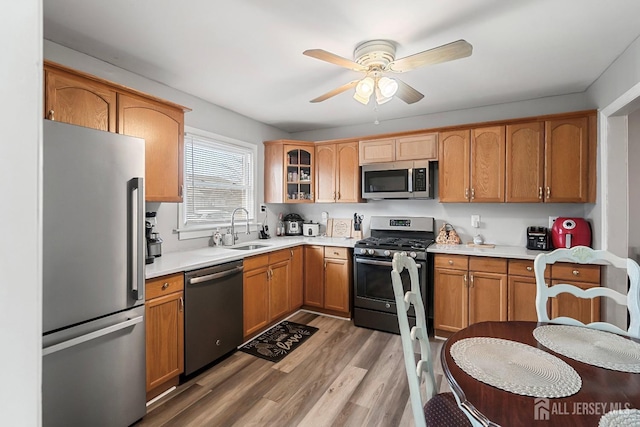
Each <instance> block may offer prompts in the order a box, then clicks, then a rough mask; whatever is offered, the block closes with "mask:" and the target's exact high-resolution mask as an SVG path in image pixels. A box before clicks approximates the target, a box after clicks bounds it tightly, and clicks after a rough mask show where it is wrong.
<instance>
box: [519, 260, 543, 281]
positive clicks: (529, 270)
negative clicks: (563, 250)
mask: <svg viewBox="0 0 640 427" xmlns="http://www.w3.org/2000/svg"><path fill="white" fill-rule="evenodd" d="M509 275H510V276H524V277H536V274H535V272H534V271H533V261H532V260H527V259H510V260H509ZM544 277H546V278H547V279H548V278H549V277H551V268H550V267H547V268H546V269H545V270H544Z"/></svg>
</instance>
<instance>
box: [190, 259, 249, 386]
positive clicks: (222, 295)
mask: <svg viewBox="0 0 640 427" xmlns="http://www.w3.org/2000/svg"><path fill="white" fill-rule="evenodd" d="M243 268H244V267H243V265H242V260H240V261H233V262H228V263H226V264H221V265H216V266H213V267H209V268H203V269H201V270H194V271H190V272H187V273H186V274H185V282H186V290H185V314H184V316H185V319H184V341H185V350H184V352H185V355H184V356H185V357H184V373H185V375H189V374H192V373H193V372H195V371H197V370H198V369H200V368H202V367H203V366H206V365H207V364H209V363H211V362H213V361H214V360H216V359H218V358H220V357H221V356H224V355H225V354H227V353H229V352H231V351H233V350H235V349H236V348H237V347H238V346H239V345H240V344H242V338H243V336H242V270H243Z"/></svg>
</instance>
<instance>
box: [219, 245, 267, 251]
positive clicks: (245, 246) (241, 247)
mask: <svg viewBox="0 0 640 427" xmlns="http://www.w3.org/2000/svg"><path fill="white" fill-rule="evenodd" d="M268 247H269V245H244V246H229V249H236V250H239V251H250V250H252V249H262V248H268Z"/></svg>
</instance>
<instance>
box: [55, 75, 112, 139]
mask: <svg viewBox="0 0 640 427" xmlns="http://www.w3.org/2000/svg"><path fill="white" fill-rule="evenodd" d="M44 77H45V102H44V110H45V114H44V116H45V118H47V119H49V120H57V121H59V122H63V123H70V124H73V125H78V126H84V127H88V128H92V129H98V130H104V131H108V132H115V131H116V91H115V90H114V89H113V88H111V87H109V86H108V85H105V84H102V83H100V82H96V81H93V80H90V79H87V78H84V77H81V76H78V75H74V74H71V73H67V72H65V71H62V70H59V69H56V68H52V67H51V66H48V65H45V67H44Z"/></svg>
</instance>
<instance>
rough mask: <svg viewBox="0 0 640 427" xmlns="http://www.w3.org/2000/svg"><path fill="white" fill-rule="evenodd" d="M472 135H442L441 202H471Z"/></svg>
mask: <svg viewBox="0 0 640 427" xmlns="http://www.w3.org/2000/svg"><path fill="white" fill-rule="evenodd" d="M470 154H471V133H470V132H469V131H468V130H458V131H451V132H442V133H440V160H439V167H438V182H439V188H438V192H439V194H440V201H441V202H468V201H469V183H470V179H469V176H470V175H469V161H470Z"/></svg>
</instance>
